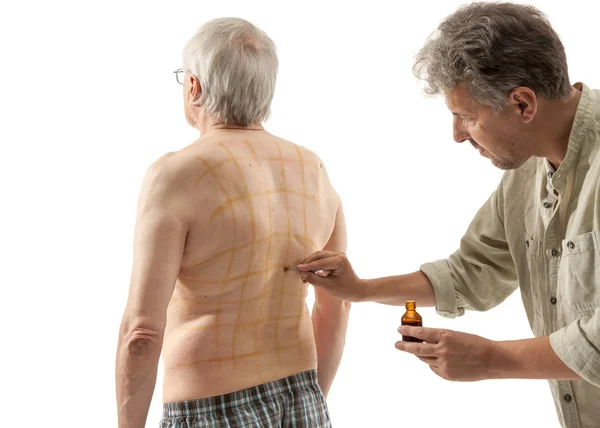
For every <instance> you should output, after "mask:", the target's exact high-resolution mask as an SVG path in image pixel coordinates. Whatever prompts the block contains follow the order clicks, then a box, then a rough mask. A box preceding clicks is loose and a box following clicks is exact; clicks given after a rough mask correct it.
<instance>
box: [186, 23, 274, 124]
mask: <svg viewBox="0 0 600 428" xmlns="http://www.w3.org/2000/svg"><path fill="white" fill-rule="evenodd" d="M278 65H279V63H278V60H277V50H276V47H275V44H274V43H273V41H272V40H271V39H270V38H269V36H267V35H266V34H265V33H264V32H263V31H261V30H260V29H259V28H257V27H255V26H254V25H253V24H251V23H250V22H248V21H246V20H243V19H240V18H219V19H214V20H212V21H209V22H207V23H205V24H204V25H202V26H201V27H200V29H199V30H198V31H197V32H196V34H195V35H194V36H193V37H192V39H191V40H190V41H189V42H188V43H187V44H186V46H185V48H184V50H183V69H184V71H185V72H186V73H191V74H193V75H195V76H197V77H198V80H199V81H200V87H201V88H202V95H201V96H200V97H199V98H198V100H196V101H195V102H194V104H195V105H197V106H203V107H204V111H205V113H206V114H207V115H209V116H210V117H212V118H214V119H216V120H218V121H220V122H223V123H225V124H235V125H240V126H250V125H252V124H254V123H260V122H263V121H265V120H266V119H267V118H268V117H269V114H270V112H271V101H272V100H273V94H274V92H275V81H276V79H277V68H278Z"/></svg>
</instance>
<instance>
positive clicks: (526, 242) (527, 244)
mask: <svg viewBox="0 0 600 428" xmlns="http://www.w3.org/2000/svg"><path fill="white" fill-rule="evenodd" d="M525 246H526V247H527V248H529V239H527V240H526V241H525Z"/></svg>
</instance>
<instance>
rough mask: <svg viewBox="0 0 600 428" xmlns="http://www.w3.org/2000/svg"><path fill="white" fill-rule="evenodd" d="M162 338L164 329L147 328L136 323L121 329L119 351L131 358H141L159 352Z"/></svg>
mask: <svg viewBox="0 0 600 428" xmlns="http://www.w3.org/2000/svg"><path fill="white" fill-rule="evenodd" d="M163 336H164V328H157V327H154V326H147V325H142V324H138V323H134V324H131V325H128V326H127V325H125V323H124V325H123V326H122V328H121V340H120V344H121V349H122V351H124V352H125V353H127V354H129V355H131V356H132V357H143V356H145V355H147V354H150V353H154V352H156V350H158V352H160V349H161V348H162V341H163Z"/></svg>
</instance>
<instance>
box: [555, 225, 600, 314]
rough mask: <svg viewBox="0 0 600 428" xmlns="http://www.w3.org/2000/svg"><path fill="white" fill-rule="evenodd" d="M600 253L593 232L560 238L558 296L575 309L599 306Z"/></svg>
mask: <svg viewBox="0 0 600 428" xmlns="http://www.w3.org/2000/svg"><path fill="white" fill-rule="evenodd" d="M599 257H600V254H598V237H597V235H596V232H594V231H592V232H588V233H584V234H581V235H577V236H573V237H571V238H567V239H565V240H564V241H563V242H562V260H561V263H560V268H559V272H558V290H557V291H558V297H559V299H562V301H563V302H564V304H565V305H566V307H567V308H568V309H570V310H571V311H573V312H575V313H583V312H588V311H592V310H594V309H595V308H597V307H599V306H600V284H598V281H599V280H600V260H599Z"/></svg>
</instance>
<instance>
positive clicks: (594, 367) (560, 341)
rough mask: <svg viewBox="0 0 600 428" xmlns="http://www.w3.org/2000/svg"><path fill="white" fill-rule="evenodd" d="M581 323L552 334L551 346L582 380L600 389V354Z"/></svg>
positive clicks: (574, 323)
mask: <svg viewBox="0 0 600 428" xmlns="http://www.w3.org/2000/svg"><path fill="white" fill-rule="evenodd" d="M596 316H597V315H596ZM581 321H582V320H577V321H574V322H572V323H571V324H569V325H568V326H566V327H564V328H561V329H560V330H558V331H555V332H554V333H552V334H551V335H550V346H552V349H553V350H554V352H555V353H556V355H557V356H558V358H560V359H561V360H562V361H563V362H564V363H565V364H566V365H567V366H568V367H569V368H570V369H571V370H573V371H574V372H575V373H577V374H578V375H579V376H581V378H582V379H584V380H586V381H588V382H589V383H591V384H593V385H595V386H598V387H600V352H599V350H598V349H597V347H596V346H594V345H593V344H592V343H590V341H589V339H588V337H587V335H586V332H585V329H583V328H582V326H581Z"/></svg>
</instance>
